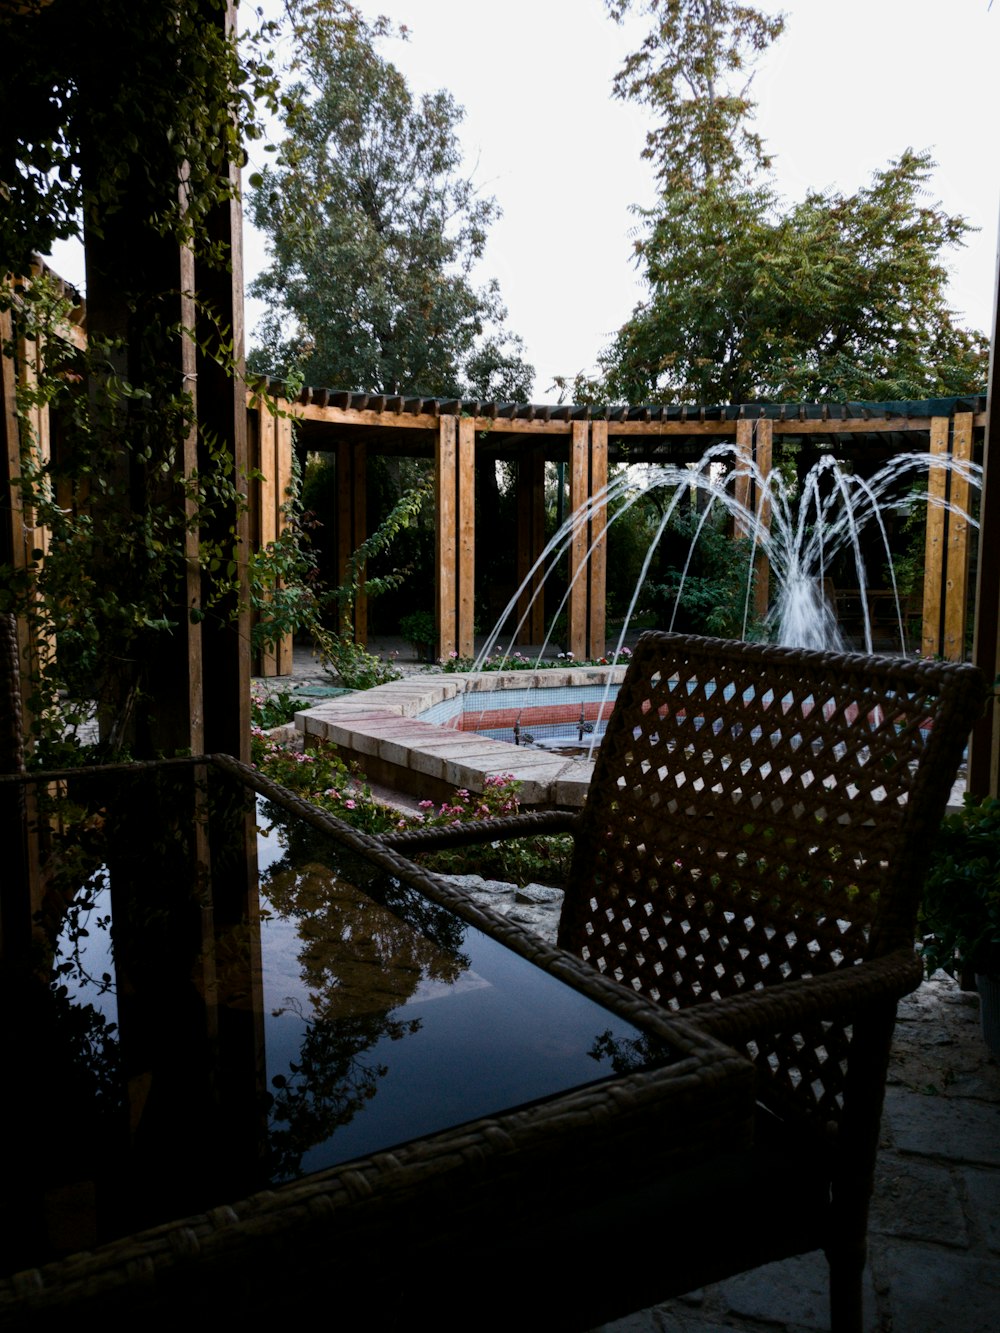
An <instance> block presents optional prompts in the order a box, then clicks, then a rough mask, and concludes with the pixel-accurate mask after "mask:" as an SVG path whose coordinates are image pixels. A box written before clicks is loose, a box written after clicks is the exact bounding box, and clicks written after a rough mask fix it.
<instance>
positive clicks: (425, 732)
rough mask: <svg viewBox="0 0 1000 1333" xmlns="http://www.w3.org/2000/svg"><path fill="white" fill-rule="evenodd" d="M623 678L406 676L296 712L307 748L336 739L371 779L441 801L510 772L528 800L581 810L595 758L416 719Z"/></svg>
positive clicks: (608, 674)
mask: <svg viewBox="0 0 1000 1333" xmlns="http://www.w3.org/2000/svg"><path fill="white" fill-rule="evenodd" d="M624 676H625V667H624V666H617V667H610V666H607V667H546V668H539V669H538V670H537V671H490V672H454V673H444V674H434V675H427V676H408V677H406V678H405V679H403V680H394V681H392V682H391V683H390V684H388V685H378V686H376V687H375V688H374V689H371V690H363V691H358V692H356V693H353V694H345V695H341V696H339V697H338V698H334V699H326V700H323V701H322V702H319V703H317V704H315V705H314V706H312V707H310V708H305V709H302V710H301V711H300V712H298V713H296V714H295V726H296V728H297V730H298V731H300V732H301V733H302V734H303V736H304V738H305V743H306V744H307V745H308V744H310V743H315V742H316V741H320V740H325V741H329V742H332V743H333V744H334V745H336V746H337V748H338V749H339V750H340V751H341V752H342V754H343V757H344V758H345V759H346V760H347V761H348V762H351V761H353V762H356V763H357V764H358V766H359V767H360V768H361V769H362V770H363V771H364V772H365V773H366V774H367V775H368V777H369V778H370V779H371V780H372V781H375V782H383V783H386V784H387V785H390V786H395V787H397V788H398V789H400V790H403V791H406V792H409V794H410V795H412V796H419V797H420V798H421V799H424V798H426V799H429V800H434V801H439V800H443V799H445V798H446V797H448V796H449V795H450V794H451V793H452V792H453V791H454V790H455V789H456V788H465V789H466V790H467V791H471V792H481V791H482V790H483V785H484V782H485V779H486V778H487V777H495V776H496V775H497V774H499V773H510V774H512V775H513V777H514V778H516V779H517V781H518V782H520V783H521V789H520V791H519V793H518V799H519V800H520V802H521V804H522V806H532V807H536V808H557V809H579V808H580V807H581V806H582V805H583V803H584V801H585V799H586V796H587V788H588V786H589V785H590V778H591V775H592V773H593V771H594V764H593V761H592V760H587V759H571V758H567V757H565V756H563V755H553V754H550V753H547V752H546V751H544V750H533V749H529V748H527V747H525V746H516V745H508V744H507V743H506V742H505V741H495V740H490V739H489V738H488V737H485V736H478V735H476V733H475V732H470V731H458V730H454V729H453V728H450V727H444V726H437V725H435V724H434V723H431V722H424V721H421V719H420V716H419V715H420V714H421V713H425V712H427V711H428V709H430V708H433V707H434V706H435V704H440V703H443V702H445V701H446V700H449V699H456V698H458V696H461V695H465V694H474V693H479V692H489V691H494V690H511V689H517V690H523V689H537V690H546V689H558V688H567V687H568V688H574V687H576V688H581V687H585V686H594V685H606V684H607V683H608V682H609V681H610V682H612V683H613V684H619V683H620V682H621V681H622V680H623V679H624Z"/></svg>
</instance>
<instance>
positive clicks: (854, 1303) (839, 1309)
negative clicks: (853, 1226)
mask: <svg viewBox="0 0 1000 1333" xmlns="http://www.w3.org/2000/svg"><path fill="white" fill-rule="evenodd" d="M866 1248H867V1247H866V1245H865V1243H864V1241H862V1242H861V1243H860V1244H858V1245H851V1246H847V1245H839V1246H836V1247H831V1249H829V1250H828V1251H827V1255H826V1257H827V1262H828V1263H829V1265H830V1331H831V1333H862V1329H863V1310H862V1278H863V1276H864V1271H865V1257H866Z"/></svg>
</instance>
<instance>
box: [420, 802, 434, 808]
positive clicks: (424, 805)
mask: <svg viewBox="0 0 1000 1333" xmlns="http://www.w3.org/2000/svg"><path fill="white" fill-rule="evenodd" d="M419 804H420V808H421V810H433V808H434V802H433V801H421V802H420V803H419Z"/></svg>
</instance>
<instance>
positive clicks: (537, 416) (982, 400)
mask: <svg viewBox="0 0 1000 1333" xmlns="http://www.w3.org/2000/svg"><path fill="white" fill-rule="evenodd" d="M255 387H256V388H259V389H262V390H264V391H265V392H267V393H268V394H270V395H271V396H273V397H275V398H287V397H288V396H289V395H288V393H287V390H286V387H285V385H284V383H283V381H281V380H277V379H270V378H268V377H267V376H262V377H261V378H260V379H259V380H258V381H257V382H256V384H255ZM294 401H296V402H297V403H299V404H301V405H302V406H312V407H333V408H340V409H342V410H345V411H351V412H375V413H378V414H380V415H381V414H386V415H395V416H398V417H401V418H402V417H404V416H407V417H413V416H420V417H424V416H426V417H439V416H466V417H483V418H485V419H487V420H490V421H538V422H550V421H555V422H558V421H607V422H609V423H625V422H661V421H672V422H679V423H695V422H708V421H743V420H766V421H781V422H796V421H823V422H836V421H871V420H889V419H892V418H904V419H910V418H917V419H921V418H929V417H945V416H946V417H950V416H953V415H954V414H955V413H956V412H977V413H978V412H983V411H985V410H986V395H985V393H983V394H973V395H967V396H964V397H953V398H926V399H913V400H909V399H904V400H899V401H893V402H847V403H773V402H753V403H728V404H720V405H716V406H714V407H703V406H698V405H694V404H691V403H642V404H640V405H639V406H631V405H629V404H626V403H622V404H613V405H597V404H593V403H557V404H554V405H553V404H541V403H510V402H483V401H481V400H480V399H476V398H419V397H415V396H410V395H404V394H385V393H359V392H355V391H354V390H350V389H327V388H319V387H308V386H307V387H305V388H303V389H302V390H301V392H300V393H299V394H298V395H297V397H296V398H295V400H294Z"/></svg>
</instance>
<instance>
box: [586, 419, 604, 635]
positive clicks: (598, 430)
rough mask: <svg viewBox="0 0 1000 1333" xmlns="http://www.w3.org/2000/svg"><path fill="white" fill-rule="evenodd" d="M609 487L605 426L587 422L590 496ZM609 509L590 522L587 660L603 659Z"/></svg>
mask: <svg viewBox="0 0 1000 1333" xmlns="http://www.w3.org/2000/svg"><path fill="white" fill-rule="evenodd" d="M607 484H608V423H607V422H606V421H592V422H591V423H590V494H591V497H593V496H595V495H598V494H599V493H600V492H601V491H603V490H604V488H605V487H606V486H607ZM607 527H608V510H607V506H606V504H602V505H601V507H600V508H599V509H597V510H595V512H594V514H593V517H592V518H591V520H590V561H589V572H588V577H587V584H588V594H589V601H590V627H589V643H588V656H589V657H594V658H598V657H603V656H604V653H605V650H606V644H605V630H606V625H605V621H606V616H607V609H608V542H607Z"/></svg>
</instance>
